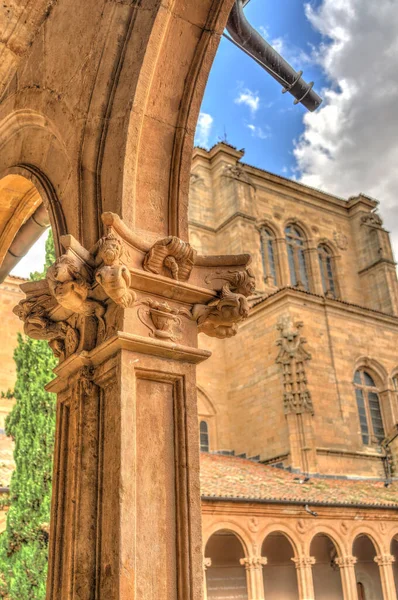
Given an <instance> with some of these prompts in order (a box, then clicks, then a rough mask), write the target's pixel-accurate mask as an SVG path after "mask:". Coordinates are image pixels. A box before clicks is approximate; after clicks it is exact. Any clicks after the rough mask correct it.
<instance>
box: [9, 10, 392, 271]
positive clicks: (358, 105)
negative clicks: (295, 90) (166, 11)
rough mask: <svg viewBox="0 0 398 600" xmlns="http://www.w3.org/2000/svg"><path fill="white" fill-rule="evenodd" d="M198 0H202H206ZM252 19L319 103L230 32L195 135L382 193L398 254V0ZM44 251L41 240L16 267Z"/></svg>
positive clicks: (346, 188) (314, 179)
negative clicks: (286, 89) (298, 96)
mask: <svg viewBox="0 0 398 600" xmlns="http://www.w3.org/2000/svg"><path fill="white" fill-rule="evenodd" d="M198 1H199V0H198ZM245 11H246V15H247V17H248V19H249V20H250V22H251V23H252V24H253V25H254V26H255V27H256V28H257V29H258V30H259V31H260V32H261V33H262V34H264V35H265V37H266V39H267V41H268V42H269V43H271V44H272V45H273V46H274V47H275V48H276V49H278V50H279V51H281V54H282V55H283V57H284V58H285V59H286V60H288V62H290V63H291V64H292V66H293V67H294V68H295V69H296V70H300V69H302V70H303V71H304V78H305V79H306V81H312V80H313V81H315V89H316V91H317V92H318V93H320V95H321V96H322V97H323V98H324V102H323V104H322V105H321V107H320V108H319V109H318V110H317V111H316V112H315V113H309V112H307V111H306V110H305V109H304V108H303V107H302V106H301V105H296V106H294V105H293V98H292V96H290V94H283V95H282V93H281V88H280V86H279V84H277V83H276V82H275V81H274V80H273V79H272V78H271V77H270V76H269V75H268V74H267V73H266V72H265V71H264V70H263V69H262V68H261V67H260V66H259V65H257V64H256V63H255V62H254V61H253V60H252V59H250V58H249V57H247V56H246V55H245V54H243V52H242V51H240V50H239V49H238V48H236V47H235V46H234V45H233V44H231V42H228V41H227V40H225V39H223V40H222V41H221V44H220V47H219V50H218V53H217V56H216V58H215V61H214V64H213V68H212V70H211V73H210V77H209V81H208V85H207V88H206V92H205V96H204V99H203V103H202V108H201V115H200V117H199V122H198V128H197V136H196V141H197V143H198V144H200V145H204V146H207V147H210V146H212V145H213V144H215V143H217V141H219V140H220V139H221V140H222V139H224V135H225V133H226V136H227V140H228V142H229V143H230V144H233V145H234V146H237V147H238V148H245V150H246V155H245V158H244V161H245V162H247V163H249V164H252V165H255V166H258V167H260V168H263V169H267V170H269V171H272V172H274V173H278V174H282V175H285V176H287V177H292V178H293V177H294V178H296V179H298V180H299V181H302V182H303V183H306V184H308V185H312V186H314V187H316V188H320V189H323V190H325V191H328V192H330V193H332V194H336V195H338V196H342V197H344V198H348V197H349V196H351V195H357V194H358V193H360V192H362V193H365V194H368V195H369V196H372V197H373V198H376V199H377V200H379V201H380V214H381V216H382V218H383V219H384V225H385V227H386V229H387V230H388V231H390V232H391V237H392V241H393V246H394V249H395V255H396V257H398V200H397V199H398V169H397V164H398V117H397V106H398V78H397V73H398V34H397V32H398V10H397V2H396V0H395V1H394V0H377V2H375V0H251V2H250V3H249V5H248V6H247V8H246V9H245ZM43 260H44V240H43V239H42V240H39V242H38V243H37V244H36V245H35V247H34V248H32V250H31V251H30V252H29V254H28V255H27V257H26V258H25V259H24V260H23V261H21V263H20V264H19V265H18V267H17V268H16V269H15V270H14V271H13V272H14V273H15V274H19V275H21V276H28V275H29V272H30V271H32V270H39V269H40V268H41V265H42V264H43Z"/></svg>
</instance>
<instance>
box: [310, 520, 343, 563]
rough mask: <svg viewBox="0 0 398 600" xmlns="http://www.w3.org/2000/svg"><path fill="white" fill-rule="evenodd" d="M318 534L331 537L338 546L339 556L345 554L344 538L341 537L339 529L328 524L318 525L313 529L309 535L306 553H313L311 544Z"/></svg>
mask: <svg viewBox="0 0 398 600" xmlns="http://www.w3.org/2000/svg"><path fill="white" fill-rule="evenodd" d="M317 535H326V536H327V537H328V538H330V539H331V541H332V542H333V544H334V545H335V547H336V550H337V555H338V557H339V558H340V557H341V556H343V554H344V542H343V540H342V539H341V537H340V535H339V534H338V533H337V531H335V530H334V529H332V528H331V527H328V526H327V525H326V526H323V525H322V526H318V527H315V528H314V529H312V530H311V532H310V536H309V537H308V540H307V543H306V548H305V551H306V553H308V554H311V544H312V542H313V540H314V538H315V537H316V536H317Z"/></svg>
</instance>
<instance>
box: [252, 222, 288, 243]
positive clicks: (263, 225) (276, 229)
mask: <svg viewBox="0 0 398 600" xmlns="http://www.w3.org/2000/svg"><path fill="white" fill-rule="evenodd" d="M257 229H258V230H259V231H260V232H261V230H262V229H269V230H270V231H271V233H272V234H273V235H274V236H275V239H280V238H283V231H282V230H281V228H280V226H279V225H278V224H277V223H274V222H273V221H272V220H271V219H261V221H258V222H257Z"/></svg>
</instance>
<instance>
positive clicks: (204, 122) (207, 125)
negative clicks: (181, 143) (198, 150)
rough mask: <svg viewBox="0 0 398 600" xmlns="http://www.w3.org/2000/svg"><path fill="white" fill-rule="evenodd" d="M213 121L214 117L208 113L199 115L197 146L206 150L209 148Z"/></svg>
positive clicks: (196, 135) (196, 136) (196, 134)
mask: <svg viewBox="0 0 398 600" xmlns="http://www.w3.org/2000/svg"><path fill="white" fill-rule="evenodd" d="M213 121H214V119H213V117H212V116H211V115H209V114H208V113H205V112H201V113H199V118H198V124H197V126H196V133H195V145H197V146H203V147H204V148H207V147H208V145H209V138H210V133H211V128H212V126H213Z"/></svg>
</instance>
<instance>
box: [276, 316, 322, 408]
mask: <svg viewBox="0 0 398 600" xmlns="http://www.w3.org/2000/svg"><path fill="white" fill-rule="evenodd" d="M302 327H303V323H302V322H301V321H299V322H296V323H293V322H292V319H291V318H290V316H287V317H286V316H285V317H281V319H279V321H278V324H277V329H278V330H279V331H280V338H279V340H278V341H277V345H278V346H280V350H279V354H278V356H277V358H276V362H277V364H280V365H281V367H282V373H283V388H284V391H283V403H284V410H285V413H286V414H288V413H296V414H300V413H304V412H309V413H311V414H314V409H313V405H312V398H311V393H310V391H309V390H308V387H307V377H306V372H305V363H306V362H307V361H308V360H310V359H311V354H310V353H309V352H307V350H305V348H304V344H305V343H306V341H307V340H306V339H305V338H304V337H302V336H301V335H300V329H301V328H302Z"/></svg>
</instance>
